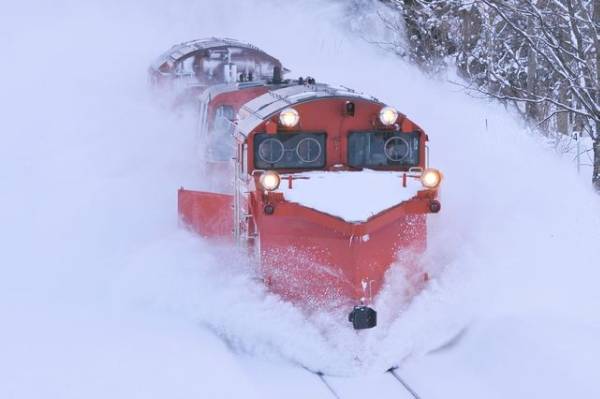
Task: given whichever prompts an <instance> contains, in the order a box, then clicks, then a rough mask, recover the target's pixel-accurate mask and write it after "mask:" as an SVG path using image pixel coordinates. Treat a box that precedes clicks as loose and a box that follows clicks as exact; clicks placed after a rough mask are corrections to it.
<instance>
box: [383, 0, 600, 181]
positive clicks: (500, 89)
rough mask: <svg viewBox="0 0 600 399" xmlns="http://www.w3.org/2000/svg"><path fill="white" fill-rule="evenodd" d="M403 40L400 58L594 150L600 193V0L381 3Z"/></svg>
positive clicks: (547, 131)
mask: <svg viewBox="0 0 600 399" xmlns="http://www.w3.org/2000/svg"><path fill="white" fill-rule="evenodd" d="M381 1H382V2H383V3H386V4H387V5H389V6H391V7H393V8H395V9H396V10H397V13H398V16H399V18H398V19H394V18H389V17H382V18H383V19H384V21H385V22H386V24H387V25H388V26H389V27H390V28H392V29H396V30H404V33H405V35H403V37H404V38H405V39H404V40H402V41H398V42H397V43H394V44H395V48H396V51H397V52H398V54H400V55H403V56H407V57H409V58H410V60H411V61H413V62H415V63H417V64H418V65H420V67H421V68H422V69H423V70H425V71H426V72H429V73H436V72H439V71H440V70H442V69H444V68H447V67H449V66H452V67H456V69H457V71H458V73H459V75H460V76H461V77H462V78H464V79H465V81H467V82H469V83H468V85H467V86H465V88H466V89H467V90H469V91H472V92H474V93H477V94H481V95H485V96H490V97H493V98H495V99H498V100H499V101H501V102H503V103H504V104H506V105H509V106H512V107H513V108H514V109H516V110H517V111H518V112H519V113H520V114H521V115H522V117H523V118H525V119H526V120H527V121H528V122H530V125H531V127H532V128H534V129H535V130H538V131H539V132H540V133H542V134H545V135H553V134H554V135H566V136H569V137H571V138H572V139H574V140H579V139H581V138H584V139H585V138H589V139H591V141H592V143H593V146H592V147H593V148H591V149H588V150H589V151H592V152H593V154H590V158H591V159H593V174H592V181H593V183H594V186H595V187H596V189H600V90H599V84H600V50H599V43H600V32H599V30H600V1H598V0H508V1H507V0H476V1H473V2H467V1H461V0H449V1H448V0H381Z"/></svg>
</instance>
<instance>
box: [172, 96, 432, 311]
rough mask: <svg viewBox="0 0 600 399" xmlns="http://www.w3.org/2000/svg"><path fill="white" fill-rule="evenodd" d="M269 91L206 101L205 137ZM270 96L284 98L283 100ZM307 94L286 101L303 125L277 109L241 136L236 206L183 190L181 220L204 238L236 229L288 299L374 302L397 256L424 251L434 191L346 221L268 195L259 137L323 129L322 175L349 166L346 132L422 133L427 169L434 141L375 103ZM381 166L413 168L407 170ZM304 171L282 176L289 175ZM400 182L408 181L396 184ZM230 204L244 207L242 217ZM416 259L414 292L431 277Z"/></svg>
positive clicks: (407, 265)
mask: <svg viewBox="0 0 600 399" xmlns="http://www.w3.org/2000/svg"><path fill="white" fill-rule="evenodd" d="M268 90H269V89H268V87H254V88H247V89H242V90H234V91H230V92H224V93H221V94H219V95H217V96H214V98H212V99H211V100H210V104H208V112H207V114H208V115H207V117H208V125H207V126H208V129H207V131H206V132H203V134H205V135H208V136H209V137H210V135H211V134H213V133H212V129H211V126H212V122H213V120H214V116H215V110H216V109H217V108H218V107H219V106H220V105H224V104H226V105H230V106H232V107H234V109H235V110H236V111H238V110H239V109H240V108H241V107H242V105H243V104H245V103H247V101H249V100H251V99H252V98H253V97H255V96H260V95H261V94H264V93H266V92H267V91H268ZM273 97H274V98H277V96H276V94H273ZM306 98H307V99H306V100H305V101H300V102H296V103H293V104H292V103H290V104H291V105H289V106H293V108H294V109H295V110H296V111H298V113H299V115H300V122H299V124H298V125H297V126H295V127H294V128H285V127H283V126H281V125H280V124H279V121H278V117H279V113H278V112H274V113H273V114H271V115H268V116H265V117H264V119H261V120H259V121H258V122H256V125H251V126H254V127H249V128H248V129H249V130H248V131H245V132H243V133H242V134H239V135H237V138H238V140H239V142H238V143H237V144H238V152H237V156H236V158H235V162H236V164H235V167H236V168H238V169H237V173H242V174H243V176H242V178H241V179H238V180H235V181H236V184H237V185H239V187H237V188H240V190H239V191H237V192H239V193H240V196H239V197H240V198H238V199H237V203H234V198H233V197H232V196H231V195H225V194H216V193H207V192H194V191H188V190H183V189H181V190H180V191H179V212H180V214H181V216H182V218H183V221H184V222H185V223H187V224H188V225H190V226H191V227H192V228H193V229H194V230H195V231H196V232H198V233H199V234H200V235H202V236H204V237H219V238H227V239H231V238H234V235H233V234H232V231H233V230H234V229H235V231H236V232H237V236H238V238H239V239H240V240H244V241H245V242H246V244H247V245H248V247H249V249H250V250H252V249H254V250H255V253H256V255H258V256H257V261H258V264H259V268H260V271H261V274H262V276H263V277H264V279H265V282H266V283H267V285H268V286H269V287H270V289H271V290H272V291H273V292H275V293H277V294H279V295H281V296H282V297H284V298H286V299H289V300H291V301H294V302H296V303H299V304H303V305H305V306H308V307H315V306H316V307H320V306H324V305H328V304H329V305H335V304H348V303H351V304H353V305H357V304H359V303H362V302H366V303H369V302H371V300H372V299H373V298H374V297H375V296H376V295H377V294H378V293H379V291H380V290H381V288H382V286H383V284H384V279H385V275H386V272H387V271H388V270H389V268H390V266H391V265H392V264H394V263H395V262H396V261H397V257H398V254H399V253H412V254H417V255H418V254H421V253H422V252H423V251H424V250H425V248H426V245H427V214H428V213H431V212H432V210H431V209H433V208H432V207H431V206H430V205H431V202H432V201H434V200H435V199H436V198H437V190H426V189H423V190H422V191H419V192H418V194H417V195H416V196H415V197H413V198H411V199H409V200H407V201H404V202H401V203H398V204H397V205H396V206H393V207H391V208H389V209H386V210H384V211H382V212H380V213H379V214H377V215H374V216H372V217H371V218H369V219H368V220H366V221H364V222H360V223H356V222H348V221H346V220H343V219H342V218H339V217H336V216H332V215H330V214H327V213H324V212H320V211H318V210H315V209H312V208H309V207H306V206H303V205H301V204H298V203H293V202H289V201H287V200H286V199H285V198H284V197H283V194H282V193H280V192H276V191H275V192H271V193H265V192H264V191H263V190H262V189H260V184H259V177H260V174H261V173H263V171H259V170H255V165H254V160H253V154H254V136H255V135H256V134H258V133H265V132H267V133H283V134H285V133H286V132H290V133H293V132H324V133H325V134H326V152H325V153H326V159H325V166H324V167H323V169H324V170H339V169H340V168H342V169H343V168H345V167H346V168H348V169H350V168H349V167H348V166H347V163H348V156H347V153H346V150H347V148H348V135H349V134H350V133H352V132H372V131H386V130H388V131H398V132H405V133H412V132H417V133H418V134H419V135H420V139H421V140H420V146H419V163H418V166H419V167H421V168H425V166H426V152H425V142H426V141H427V135H426V134H425V132H424V131H423V130H422V129H421V128H420V127H419V126H417V125H416V124H415V123H413V122H412V121H410V120H409V119H408V118H406V117H405V116H404V115H400V116H399V119H398V121H397V123H396V124H394V125H393V126H383V125H382V124H381V123H380V122H379V119H378V114H379V111H380V110H381V107H382V104H381V103H379V102H377V101H373V100H369V99H366V98H362V97H343V96H340V97H336V96H331V97H319V98H311V97H308V96H307V97H306ZM347 101H352V102H354V103H355V112H354V115H353V116H351V115H347V114H345V113H344V109H345V104H346V102H347ZM261 118H263V117H262V116H261ZM253 123H254V122H253ZM250 129H251V131H250ZM246 162H247V163H246ZM215 165H217V164H215ZM382 169H389V170H407V169H408V166H405V167H404V169H402V167H399V166H388V167H386V168H382ZM215 171H217V172H219V173H221V172H223V173H229V174H233V170H231V169H223V168H218V166H217V168H216V169H215ZM299 171H301V170H298V169H296V170H278V172H280V173H291V174H293V173H295V172H299ZM357 173H358V172H357ZM231 178H234V177H233V176H231ZM404 181H405V179H404ZM282 184H286V182H285V181H284V182H282ZM398 184H403V183H402V181H400V180H399V181H398ZM315 195H319V193H315ZM267 205H269V206H273V208H274V212H272V213H271V214H268V213H270V212H266V211H265V206H267ZM232 207H237V208H236V210H239V215H238V218H237V219H236V218H235V217H234V212H233V210H232ZM415 259H418V256H412V257H411V259H410V260H409V261H406V262H402V263H401V264H402V267H403V268H404V272H405V273H406V275H407V276H409V277H410V278H412V279H413V280H411V284H413V286H412V288H413V290H414V291H418V290H419V289H420V288H421V287H422V286H423V284H422V282H424V281H425V280H427V274H426V273H425V272H424V271H423V270H422V269H421V265H420V264H419V263H418V262H417V261H415ZM419 281H420V282H421V283H419Z"/></svg>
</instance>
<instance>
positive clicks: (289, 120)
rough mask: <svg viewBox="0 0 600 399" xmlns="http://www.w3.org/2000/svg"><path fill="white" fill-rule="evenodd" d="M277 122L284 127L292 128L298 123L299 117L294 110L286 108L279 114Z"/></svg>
mask: <svg viewBox="0 0 600 399" xmlns="http://www.w3.org/2000/svg"><path fill="white" fill-rule="evenodd" d="M279 122H280V123H281V124H282V125H283V126H285V127H294V126H296V125H297V124H298V122H300V115H299V114H298V111H296V110H295V109H294V108H286V109H284V110H283V111H281V113H280V114H279Z"/></svg>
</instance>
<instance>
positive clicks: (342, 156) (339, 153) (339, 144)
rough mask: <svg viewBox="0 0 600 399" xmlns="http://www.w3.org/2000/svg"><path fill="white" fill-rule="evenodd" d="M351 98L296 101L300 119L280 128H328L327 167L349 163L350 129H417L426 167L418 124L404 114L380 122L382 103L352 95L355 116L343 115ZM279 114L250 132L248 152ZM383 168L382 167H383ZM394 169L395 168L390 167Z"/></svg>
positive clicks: (357, 130) (422, 163)
mask: <svg viewBox="0 0 600 399" xmlns="http://www.w3.org/2000/svg"><path fill="white" fill-rule="evenodd" d="M346 101H348V99H346V98H323V99H317V100H313V101H308V102H304V103H300V104H295V105H294V109H296V111H298V113H299V114H300V122H299V123H298V125H297V126H295V127H293V128H291V129H290V128H284V127H283V126H279V129H278V131H279V132H290V133H294V132H315V133H317V132H325V133H326V134H327V159H326V165H325V169H331V168H332V167H333V166H334V165H339V164H342V165H343V164H346V163H347V161H348V157H347V155H346V148H347V147H348V134H349V133H350V132H353V131H354V132H360V131H374V130H378V131H385V130H396V129H398V130H399V131H403V132H407V133H409V132H415V131H418V132H419V133H420V135H421V148H420V149H419V159H420V165H419V166H421V167H425V142H426V141H427V138H426V137H427V136H426V135H425V133H424V132H423V129H421V128H420V127H419V126H418V125H416V124H415V123H414V122H412V121H410V120H408V118H406V117H405V116H404V115H400V116H399V117H398V121H397V123H396V125H397V126H392V127H385V126H383V125H381V123H380V122H379V119H378V115H379V111H380V110H381V104H379V103H376V102H373V101H369V100H365V99H352V101H353V102H354V103H355V105H356V108H355V114H354V116H348V115H344V114H343V112H342V110H343V109H344V106H345V104H346ZM278 118H279V114H276V115H273V116H272V117H271V118H268V119H265V120H264V121H263V122H262V123H261V124H260V125H258V126H256V127H255V128H254V129H253V130H252V132H250V134H249V135H248V140H247V141H248V153H249V154H253V153H254V146H253V143H254V134H256V133H265V132H269V129H270V126H273V125H274V126H277V125H278ZM248 168H249V169H250V170H253V169H254V160H253V159H252V157H250V158H249V165H248ZM382 169H383V168H382ZM387 169H393V170H397V168H396V169H394V168H387ZM297 171H298V170H280V172H297Z"/></svg>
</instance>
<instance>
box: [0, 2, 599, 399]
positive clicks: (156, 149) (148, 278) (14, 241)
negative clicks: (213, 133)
mask: <svg viewBox="0 0 600 399" xmlns="http://www.w3.org/2000/svg"><path fill="white" fill-rule="evenodd" d="M367 4H368V2H363V5H365V7H366V5H367ZM347 11H348V8H347V6H345V5H344V3H343V2H341V3H337V2H332V3H325V2H322V1H317V0H307V1H303V2H295V3H293V2H289V1H275V0H255V1H252V2H236V1H233V0H221V1H218V2H217V1H197V2H192V1H183V0H181V1H173V2H169V3H164V2H156V1H149V2H144V4H135V3H127V2H111V1H108V2H99V1H98V2H96V1H89V2H86V3H82V2H74V1H58V2H54V3H52V4H49V3H45V2H26V3H11V4H10V5H5V6H4V7H3V12H2V14H1V15H0V50H2V54H4V56H5V60H4V62H3V63H1V65H0V79H1V83H2V85H1V87H2V92H1V93H2V94H0V106H1V109H2V118H1V122H0V126H1V131H2V136H1V137H2V142H1V145H0V159H1V160H2V162H1V166H2V167H1V168H0V181H1V182H2V191H1V196H0V217H1V220H2V221H3V223H2V228H1V229H0V240H1V241H0V242H2V244H3V245H2V251H0V267H1V269H2V278H1V279H0V309H1V310H2V311H1V312H0V315H1V316H2V326H3V328H2V330H0V354H2V355H1V356H0V397H6V398H37V397H45V398H71V397H72V398H80V397H88V398H94V397H98V398H106V397H109V396H110V397H112V398H125V397H127V398H130V397H140V398H150V397H156V398H164V397H191V396H199V397H242V396H243V397H245V398H252V397H257V398H258V397H260V398H265V397H281V396H282V392H285V393H286V394H288V395H296V396H297V397H308V396H310V397H320V396H322V397H327V396H326V395H327V394H328V393H327V392H325V391H323V387H322V386H320V385H319V383H318V381H315V379H313V378H309V377H307V376H306V373H305V372H304V371H302V370H300V369H297V368H295V367H294V366H293V365H295V364H303V365H305V366H307V367H310V368H313V369H320V370H324V371H327V372H331V373H334V374H336V375H343V376H348V375H350V376H356V375H357V374H363V373H367V374H377V373H379V372H381V371H382V370H384V369H386V368H387V367H389V366H391V365H395V364H401V366H402V369H401V370H402V373H403V374H404V375H405V376H406V378H407V379H408V380H409V381H410V382H411V383H413V384H414V385H415V386H416V387H417V388H418V389H419V390H420V391H421V394H422V396H423V397H425V398H437V397H439V398H442V397H459V396H460V397H478V398H479V397H486V398H494V397H498V398H501V397H511V398H530V397H547V398H554V397H565V396H569V397H576V396H579V397H598V396H600V387H598V386H597V384H596V383H595V376H596V373H595V363H596V362H595V359H597V358H598V357H599V356H600V342H599V340H598V338H597V337H598V335H599V334H598V333H599V330H600V313H599V312H598V308H599V306H600V294H599V293H598V290H597V287H596V286H597V283H596V281H597V280H598V277H599V276H600V272H599V271H598V270H597V264H598V261H597V259H598V255H600V254H599V252H600V250H599V249H598V246H597V243H598V239H599V229H598V227H599V226H600V204H599V201H598V198H597V196H596V195H595V194H594V193H592V191H591V189H590V188H589V187H588V185H586V184H585V182H582V181H581V179H578V178H577V177H576V175H575V171H574V170H573V167H572V165H571V164H570V163H568V161H567V160H564V159H559V158H557V157H556V156H555V155H554V154H553V153H552V152H550V151H548V150H546V149H545V148H544V146H543V145H541V144H540V142H539V141H538V140H536V139H535V138H533V137H531V136H529V135H528V134H527V133H526V131H525V129H524V128H523V126H521V125H520V124H519V122H517V121H516V119H514V118H513V117H512V116H511V115H509V114H507V113H506V111H505V110H504V109H503V108H502V107H500V106H498V105H494V104H487V103H484V102H481V101H479V100H474V99H472V98H469V97H467V96H465V95H464V94H463V93H461V92H460V91H457V90H456V87H454V86H452V85H448V84H446V83H444V82H442V81H437V80H434V79H431V78H426V77H424V76H423V75H421V74H420V73H419V72H418V71H416V70H415V69H414V68H413V67H410V66H408V65H406V64H405V63H404V62H402V61H401V60H398V59H397V58H396V57H394V56H393V55H391V54H385V53H384V52H382V51H380V50H379V49H377V48H376V47H374V46H372V45H371V44H369V43H367V42H366V41H365V40H363V39H362V37H364V36H368V37H371V38H380V37H381V34H382V33H381V29H380V25H381V24H378V23H377V19H376V17H374V13H373V9H371V8H369V7H367V9H365V10H364V12H363V14H362V16H361V17H360V18H357V19H355V20H353V21H349V20H348V15H347ZM240 16H244V17H243V18H240ZM265 16H269V17H268V19H267V21H268V23H263V22H261V21H265ZM369 16H370V17H369ZM213 35H214V36H229V37H235V38H238V39H241V40H247V41H249V42H252V43H254V44H256V45H258V46H260V47H261V48H263V49H264V50H266V51H267V52H269V53H272V54H274V55H275V56H277V57H279V58H280V59H282V61H283V62H284V64H285V65H286V66H288V67H289V68H291V69H292V70H293V74H292V76H299V75H312V76H315V77H316V78H317V79H318V80H320V81H326V82H329V83H332V84H343V85H346V86H349V87H352V88H355V89H357V90H359V91H363V92H366V93H371V94H373V95H376V96H377V97H378V98H380V99H381V100H382V101H385V102H386V103H389V104H392V105H395V106H396V107H398V108H399V109H400V110H401V111H402V112H403V113H405V114H406V115H408V116H409V117H410V118H411V119H412V120H415V121H416V122H417V123H419V124H420V125H421V126H422V127H423V128H424V129H425V130H426V131H427V132H428V134H429V136H430V139H431V148H432V157H431V165H432V166H433V167H438V168H440V169H441V170H442V171H443V172H444V175H445V181H444V188H443V197H442V201H443V212H442V213H441V214H440V215H439V217H436V220H434V223H432V225H433V226H432V233H433V236H432V239H431V241H430V247H431V251H430V252H429V253H428V255H427V257H426V261H427V262H428V263H429V264H430V265H431V266H430V267H431V268H432V270H433V271H434V272H435V274H436V275H437V278H436V279H435V280H434V281H433V283H432V285H431V287H430V288H429V289H428V290H426V291H425V292H424V293H423V294H422V295H421V296H419V297H418V298H416V299H415V301H414V302H413V304H412V305H411V306H410V307H409V308H407V309H401V308H400V307H399V305H398V301H397V298H398V295H401V292H402V283H403V282H402V276H400V275H398V274H399V273H397V271H392V273H390V284H389V287H388V288H387V289H386V290H385V291H384V293H383V294H382V296H381V298H379V299H378V304H377V308H378V309H379V310H380V316H381V324H380V326H379V327H378V328H377V329H375V330H372V331H367V332H364V333H361V334H359V335H357V334H355V333H354V332H353V331H351V330H350V329H349V328H348V325H347V322H346V321H345V320H344V315H328V314H316V315H313V316H311V317H310V318H309V319H308V320H307V318H306V316H304V315H303V314H302V313H300V312H299V311H297V310H296V309H294V308H293V307H292V306H291V305H289V304H286V303H284V302H282V301H280V300H278V299H277V298H276V297H274V296H272V295H269V294H267V293H266V292H264V290H263V289H262V287H261V286H260V284H258V283H257V282H256V281H254V280H253V275H252V271H251V268H250V267H249V266H248V265H247V264H246V263H245V262H244V260H243V258H241V257H240V256H239V255H238V254H237V253H236V252H235V251H231V249H230V248H218V247H217V248H215V247H214V246H213V245H211V244H210V243H207V242H203V241H202V240H200V239H198V238H196V237H193V236H191V235H190V234H189V233H187V232H185V231H182V230H180V229H179V228H178V226H177V219H176V189H177V188H178V187H179V186H180V185H186V186H188V187H191V186H197V187H201V186H202V185H204V184H205V181H204V180H203V177H202V174H201V172H200V171H199V170H198V168H199V163H198V161H197V157H196V155H197V151H196V148H195V133H194V119H193V117H192V116H190V115H189V114H187V113H185V112H173V110H171V109H169V108H168V107H166V106H164V105H160V104H159V103H157V102H156V101H153V100H152V98H151V93H150V92H149V91H148V90H147V85H146V75H145V72H146V67H147V65H148V63H149V62H151V61H152V59H153V58H154V57H155V56H156V55H158V54H159V53H160V52H162V51H163V50H164V49H166V48H167V47H169V46H170V45H171V44H172V43H175V42H179V41H184V40H188V39H192V38H199V37H205V36H213ZM486 119H487V126H488V127H487V129H486ZM465 325H468V326H469V328H468V330H467V332H466V333H465V334H464V336H463V338H462V339H461V340H460V341H459V342H457V343H456V344H455V345H454V346H452V347H448V348H445V349H442V350H439V351H437V352H435V353H434V354H427V353H428V352H429V351H430V350H431V349H432V348H434V347H436V346H438V345H439V344H440V343H441V342H444V340H445V339H447V338H448V337H449V336H451V335H453V334H454V333H455V332H456V331H459V330H460V329H461V328H462V327H463V326H465ZM352 378H353V379H349V380H347V381H356V380H355V378H357V377H352ZM342 381H343V380H342ZM380 389H383V388H380Z"/></svg>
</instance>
